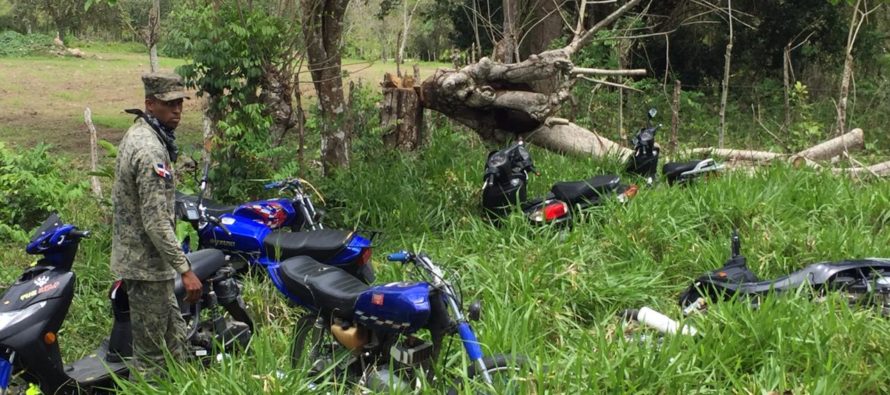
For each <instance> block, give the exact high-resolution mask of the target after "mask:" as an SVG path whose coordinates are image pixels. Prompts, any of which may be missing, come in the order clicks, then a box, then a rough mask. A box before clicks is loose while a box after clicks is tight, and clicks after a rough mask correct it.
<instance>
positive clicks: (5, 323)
mask: <svg viewBox="0 0 890 395" xmlns="http://www.w3.org/2000/svg"><path fill="white" fill-rule="evenodd" d="M43 306H46V301H43V302H40V303H35V304H32V305H30V306H28V307H26V308H24V309H21V310H16V311H7V312H5V313H0V331H4V330H6V328H9V327H11V326H13V325H15V324H18V323H19V322H21V321H22V320H24V319H25V318H28V316H30V315H31V314H34V313H36V312H37V310H40V309H42V308H43Z"/></svg>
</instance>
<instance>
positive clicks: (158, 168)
mask: <svg viewBox="0 0 890 395" xmlns="http://www.w3.org/2000/svg"><path fill="white" fill-rule="evenodd" d="M155 174H157V175H158V177H161V178H163V179H165V180H173V173H172V172H170V166H168V165H165V164H163V163H158V164H156V165H155Z"/></svg>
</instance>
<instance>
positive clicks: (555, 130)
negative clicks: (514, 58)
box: [420, 0, 640, 155]
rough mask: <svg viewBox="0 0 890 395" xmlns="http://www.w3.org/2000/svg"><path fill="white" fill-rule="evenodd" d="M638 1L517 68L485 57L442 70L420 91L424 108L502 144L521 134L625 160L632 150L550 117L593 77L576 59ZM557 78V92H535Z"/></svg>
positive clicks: (549, 145)
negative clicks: (577, 85) (581, 80)
mask: <svg viewBox="0 0 890 395" xmlns="http://www.w3.org/2000/svg"><path fill="white" fill-rule="evenodd" d="M639 2H640V0H629V1H627V2H626V3H625V4H624V5H623V6H621V7H619V8H618V9H617V10H616V11H615V12H613V13H612V14H610V15H609V16H608V17H606V18H604V19H603V20H601V21H599V22H598V23H596V24H595V25H593V26H592V27H591V28H590V29H588V30H579V31H578V32H576V35H575V38H574V39H573V40H572V42H570V43H569V44H568V45H567V46H565V47H564V48H559V49H553V50H548V51H544V52H541V53H539V54H535V55H531V56H529V58H528V59H526V60H523V61H521V62H517V63H511V64H503V63H497V62H494V61H492V60H491V59H489V58H487V57H484V58H482V59H480V60H479V61H478V62H476V63H473V64H470V65H468V66H465V67H463V68H461V69H460V70H444V69H439V70H437V71H436V73H435V74H434V75H432V76H430V77H428V78H427V79H426V80H425V81H424V82H423V84H422V85H421V87H420V97H421V100H422V103H423V106H424V107H426V108H430V109H432V110H435V111H438V112H440V113H442V114H444V115H445V116H448V117H449V118H451V119H453V120H455V121H457V122H459V123H461V124H463V125H466V126H468V127H470V128H471V129H473V130H474V131H475V132H476V133H477V134H479V136H480V137H482V138H483V139H486V140H489V141H498V142H503V141H506V140H508V139H510V138H511V137H515V135H517V134H519V135H526V136H528V137H529V141H530V142H532V143H536V144H539V145H542V146H544V147H546V148H549V149H553V150H556V151H560V152H572V153H579V154H594V155H605V154H608V153H609V152H616V153H619V154H621V155H627V154H629V153H630V150H628V149H626V148H622V147H621V146H620V145H618V144H615V143H614V142H612V141H609V140H608V139H605V138H603V137H602V136H599V135H598V134H596V133H593V132H591V131H589V130H587V129H584V128H583V127H581V126H578V125H575V124H572V123H569V122H567V121H565V120H562V121H565V122H562V121H557V120H558V119H556V118H552V117H553V115H554V114H555V113H556V111H558V110H559V107H560V106H561V105H562V104H563V103H564V102H565V101H566V100H568V99H569V98H570V97H571V96H570V95H571V94H570V89H571V87H572V86H573V84H574V82H575V81H576V80H577V78H578V77H577V76H578V75H580V74H590V72H589V70H579V69H576V68H575V67H574V65H573V64H572V61H571V56H572V54H574V53H576V52H577V51H578V50H579V49H580V48H582V47H583V46H584V45H586V44H587V43H589V42H590V41H591V40H592V39H593V36H594V35H595V34H596V32H597V31H599V30H601V29H602V28H604V27H605V26H607V25H608V24H610V23H612V22H614V21H615V20H616V19H617V18H618V17H619V16H620V15H621V14H623V13H624V12H626V11H628V10H629V9H630V8H631V7H633V6H635V5H636V4H638V3H639ZM614 74H616V75H626V74H627V73H626V72H620V73H614ZM554 76H557V77H559V76H563V77H568V78H566V79H565V82H563V83H562V84H561V85H560V86H558V87H557V89H555V90H554V92H553V93H549V94H545V93H540V92H536V91H535V90H534V89H533V87H532V85H533V84H534V83H535V82H538V81H541V80H545V79H549V78H553V77H554Z"/></svg>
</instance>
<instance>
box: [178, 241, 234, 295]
mask: <svg viewBox="0 0 890 395" xmlns="http://www.w3.org/2000/svg"><path fill="white" fill-rule="evenodd" d="M186 257H187V258H188V260H189V262H190V263H191V264H192V272H194V273H195V276H197V277H198V278H199V279H200V280H202V281H203V280H205V279H207V278H209V277H210V276H212V275H213V273H216V271H217V270H219V269H221V268H222V267H223V266H225V265H226V255H225V254H223V252H222V251H220V250H216V249H213V248H208V249H206V250H200V251H197V252H193V253H191V254H188V255H186ZM173 290H174V292H175V293H176V296H177V297H178V298H180V299H182V298H183V297H184V296H185V288H183V286H182V277H181V276H176V280H175V283H174V285H173Z"/></svg>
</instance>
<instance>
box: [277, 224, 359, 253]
mask: <svg viewBox="0 0 890 395" xmlns="http://www.w3.org/2000/svg"><path fill="white" fill-rule="evenodd" d="M351 238H352V232H347V231H343V230H334V229H322V230H316V231H312V232H272V233H270V234H269V235H268V236H266V239H265V240H263V246H264V248H265V249H266V256H268V257H271V258H273V259H275V260H278V261H282V260H285V259H287V258H290V257H294V256H297V255H308V256H310V257H312V258H314V259H317V260H319V261H327V260H329V259H331V258H333V257H334V256H335V255H337V253H339V252H340V251H342V250H343V248H345V247H346V245H347V244H348V243H349V240H350V239H351Z"/></svg>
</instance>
